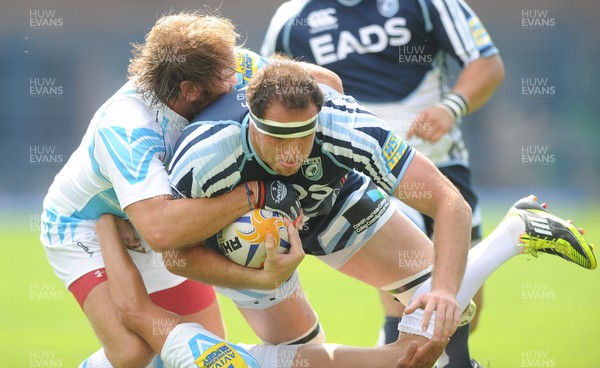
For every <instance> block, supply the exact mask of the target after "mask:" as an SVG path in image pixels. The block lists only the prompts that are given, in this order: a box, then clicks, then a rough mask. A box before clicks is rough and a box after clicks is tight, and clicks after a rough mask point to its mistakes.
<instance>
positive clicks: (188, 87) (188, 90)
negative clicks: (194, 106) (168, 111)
mask: <svg viewBox="0 0 600 368" xmlns="http://www.w3.org/2000/svg"><path fill="white" fill-rule="evenodd" d="M179 89H180V91H181V92H180V93H181V97H182V98H183V99H184V101H188V102H192V101H198V100H200V99H201V98H202V89H201V88H200V87H199V86H198V85H197V84H195V83H194V82H192V81H187V80H186V81H183V82H181V83H179Z"/></svg>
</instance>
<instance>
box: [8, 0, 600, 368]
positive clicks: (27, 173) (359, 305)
mask: <svg viewBox="0 0 600 368" xmlns="http://www.w3.org/2000/svg"><path fill="white" fill-rule="evenodd" d="M363 1H367V0H363ZM279 4H280V1H270V0H254V1H234V0H223V1H214V0H209V1H204V2H191V1H184V0H174V1H171V2H169V3H168V4H164V3H163V2H160V1H156V0H152V1H145V2H142V1H124V2H123V1H112V0H109V1H105V2H89V3H86V4H85V5H84V4H82V3H81V2H77V1H72V0H56V1H52V2H44V1H40V0H37V1H32V0H24V1H21V2H10V3H9V2H5V3H3V4H2V5H0V49H1V50H3V52H2V53H1V55H0V81H1V83H0V101H1V104H0V106H1V109H2V114H3V116H4V118H3V119H2V121H1V122H0V126H1V127H2V135H1V136H0V156H1V157H5V159H4V160H1V161H0V219H2V221H1V223H0V231H1V232H0V244H1V246H2V250H3V251H4V252H3V254H2V257H0V266H1V267H0V270H1V272H2V278H1V281H0V282H1V284H0V285H2V288H1V290H2V292H3V294H4V297H3V298H2V299H3V302H2V303H1V306H0V315H1V317H0V318H2V319H1V322H0V326H2V327H1V328H0V363H1V364H0V365H1V366H5V367H41V366H55V367H56V366H59V367H72V366H76V365H77V364H78V363H79V362H80V361H81V360H83V359H84V358H85V357H86V356H87V355H89V354H90V353H91V352H92V351H93V350H95V349H96V348H97V347H98V345H97V343H96V341H95V338H94V335H93V332H92V331H91V328H90V327H89V326H88V324H87V322H86V320H85V317H84V315H83V314H82V313H81V312H80V311H79V310H78V307H77V304H76V303H75V301H74V300H73V299H72V298H71V296H70V295H69V294H68V292H67V291H66V290H64V288H63V286H62V285H61V284H60V283H59V282H58V280H57V279H56V278H55V277H54V275H53V273H52V271H51V269H50V267H49V266H48V264H47V262H46V260H45V255H44V253H43V250H42V248H41V245H40V244H39V242H38V240H37V236H38V232H39V212H40V208H41V200H42V198H43V196H44V194H45V193H46V190H47V188H48V186H49V184H50V183H51V181H52V178H53V177H54V175H55V174H56V173H57V172H58V170H59V169H60V167H61V166H62V165H63V164H64V162H66V160H67V159H68V157H69V155H70V154H71V152H72V151H73V150H74V149H75V148H76V147H77V145H78V144H79V142H80V140H81V137H82V136H83V134H84V132H85V130H86V128H87V125H88V123H89V120H90V118H91V116H92V115H93V113H94V112H95V110H96V109H97V108H98V107H99V106H100V105H101V104H102V103H103V102H104V101H105V100H106V99H107V98H108V97H109V96H110V95H111V94H112V93H113V92H114V91H116V89H117V88H118V87H120V86H121V85H122V84H123V83H124V81H125V76H126V68H127V62H128V59H129V57H130V55H131V54H130V48H131V47H130V43H132V42H143V37H144V34H145V33H146V32H147V31H148V29H149V28H150V27H151V26H152V25H153V23H154V21H155V20H156V18H157V17H158V16H160V15H161V14H164V13H167V12H169V11H170V10H173V11H179V10H182V9H199V8H200V9H203V8H207V9H211V10H215V9H218V10H219V12H220V13H221V14H223V15H224V16H226V17H229V18H230V19H232V21H233V22H234V23H235V24H237V26H238V29H239V32H240V33H241V35H242V41H243V42H244V43H245V45H246V46H247V47H249V48H250V49H253V50H258V48H259V46H260V44H261V41H262V37H263V34H264V31H265V30H266V27H267V24H268V21H269V19H270V17H271V15H272V14H273V12H274V10H275V9H276V8H277V6H278V5H279ZM469 4H470V5H471V7H472V8H474V10H475V11H476V12H477V13H478V15H479V16H480V18H481V19H482V20H483V22H484V24H485V25H486V27H487V28H488V31H489V32H490V34H491V35H492V38H493V40H494V42H495V44H496V45H497V46H498V47H499V49H500V51H501V55H502V57H503V60H504V63H505V67H506V79H505V82H504V84H503V85H502V86H501V87H500V89H499V90H498V91H497V93H496V95H495V96H494V98H493V99H492V100H491V102H490V103H489V104H488V105H487V106H485V107H484V108H483V109H481V110H480V111H478V112H477V113H475V114H473V115H471V116H469V117H468V118H467V119H466V122H465V124H464V130H465V134H466V135H467V145H468V146H469V148H470V150H471V161H472V166H473V171H474V178H475V182H476V185H477V187H478V189H479V191H480V194H481V200H482V203H483V206H484V221H485V223H486V230H487V231H489V230H491V228H492V227H491V224H493V223H495V222H497V221H498V220H499V219H500V218H501V217H502V213H503V211H504V209H505V208H506V207H507V206H508V205H509V204H510V203H512V201H513V200H514V199H516V198H518V197H521V196H523V195H526V194H529V193H530V192H535V193H536V194H538V196H539V197H540V198H541V199H542V200H544V201H548V202H549V203H551V205H553V208H555V209H556V208H558V209H559V210H560V211H561V212H559V214H561V213H562V214H564V213H568V214H571V217H572V218H573V219H574V220H575V221H576V223H578V224H580V225H583V226H584V227H586V229H587V231H588V234H589V236H590V237H591V239H592V240H595V243H597V244H600V241H599V240H600V236H599V235H598V234H597V233H598V230H599V229H598V225H597V224H598V222H599V220H600V185H598V183H599V182H600V148H599V147H598V143H597V137H598V136H600V124H598V121H599V119H598V118H599V116H600V104H598V97H597V96H598V92H597V84H598V82H600V80H599V72H598V68H597V67H596V66H595V62H596V61H597V60H599V59H600V47H599V46H598V43H597V41H594V35H595V34H598V31H599V27H598V22H597V19H598V15H599V14H598V11H597V9H598V7H597V6H594V5H593V4H592V3H591V2H588V1H583V0H575V1H570V2H564V1H560V0H528V1H526V2H521V1H515V0H507V1H503V2H486V1H483V0H472V1H469ZM452 70H453V71H454V72H453V73H452V74H453V77H455V76H456V70H457V68H456V66H452ZM39 87H48V88H46V89H45V90H44V92H38V91H40V89H39ZM532 87H539V88H532ZM543 261H544V262H527V261H525V260H518V261H515V262H514V263H511V264H509V265H508V266H507V267H506V268H505V269H502V270H501V271H500V272H499V273H498V274H496V275H494V276H493V277H492V279H491V280H490V284H491V285H492V286H491V287H489V288H488V290H489V291H488V298H487V299H486V311H485V312H484V314H483V316H482V318H483V320H482V328H481V330H480V331H478V332H477V333H476V334H475V336H474V338H473V343H472V346H473V350H474V352H475V356H476V357H478V358H479V359H480V362H481V363H482V364H484V365H485V366H486V367H488V368H490V367H494V368H497V367H517V366H522V367H534V366H537V367H541V366H544V367H582V368H584V367H594V366H600V363H599V361H600V359H599V358H600V354H598V353H597V351H595V350H594V348H593V346H591V345H593V344H594V342H597V341H599V340H600V339H599V338H600V334H599V332H598V327H600V317H599V316H598V313H597V312H595V307H596V306H597V305H598V302H600V297H598V296H597V294H598V290H599V286H600V277H599V274H598V272H597V271H596V272H590V273H586V272H585V271H583V270H579V269H577V268H576V267H575V266H572V265H563V264H557V266H556V267H554V264H555V263H560V262H559V261H558V260H549V257H544V259H543ZM303 268H304V274H305V276H304V279H305V283H306V289H307V290H306V293H307V294H308V296H309V298H310V299H311V301H312V303H313V304H314V305H315V308H316V309H317V311H318V313H319V314H320V316H321V319H322V320H323V322H324V324H325V326H326V328H327V332H328V337H329V340H330V341H332V342H341V343H353V344H359V345H364V346H368V345H370V344H372V343H373V342H374V341H375V340H376V337H377V336H376V335H377V329H378V327H379V322H380V319H381V311H380V309H379V305H378V304H377V302H376V298H375V293H374V291H372V290H370V289H368V288H365V287H363V286H362V285H357V284H356V283H352V282H348V280H346V279H345V278H343V277H341V276H337V277H336V276H335V275H331V277H336V278H335V282H333V283H328V285H327V287H323V286H319V280H320V279H322V278H324V277H325V276H324V275H330V274H331V272H330V271H328V270H326V269H324V268H323V266H321V265H320V264H319V263H317V262H312V261H309V262H307V264H306V265H305V266H303ZM531 268H533V269H534V270H533V271H532V273H531V274H529V271H530V269H531ZM563 270H564V271H563ZM532 292H533V293H532ZM341 301H343V302H341ZM224 308H225V310H226V318H228V325H229V332H230V336H231V337H232V339H233V340H234V341H238V340H245V341H249V340H250V339H252V336H251V334H250V333H249V332H248V331H247V330H245V328H246V327H245V326H244V327H243V328H241V329H238V328H237V325H238V324H241V320H240V317H239V316H237V315H236V314H235V312H233V311H232V308H231V306H230V305H228V304H227V303H225V305H224ZM238 322H240V323H238ZM234 327H235V328H234ZM42 364H45V365H42ZM52 364H54V365H52Z"/></svg>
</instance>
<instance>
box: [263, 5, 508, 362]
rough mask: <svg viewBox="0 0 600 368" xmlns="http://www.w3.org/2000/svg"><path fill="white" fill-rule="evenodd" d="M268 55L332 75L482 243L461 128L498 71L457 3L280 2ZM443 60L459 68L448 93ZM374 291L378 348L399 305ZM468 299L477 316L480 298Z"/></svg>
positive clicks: (457, 350) (469, 15) (463, 347)
mask: <svg viewBox="0 0 600 368" xmlns="http://www.w3.org/2000/svg"><path fill="white" fill-rule="evenodd" d="M274 52H281V53H285V54H287V55H289V56H293V57H298V58H300V59H302V60H306V61H309V62H313V63H317V64H320V65H323V66H325V67H327V68H329V69H331V70H333V71H335V72H336V73H337V74H338V75H339V76H340V77H341V78H342V80H343V82H344V88H345V89H346V91H347V92H348V93H349V94H351V95H353V96H354V97H356V98H357V99H358V100H359V101H360V102H361V103H364V104H365V106H367V107H368V108H369V109H371V110H372V111H374V112H375V113H376V114H377V115H379V116H380V117H381V118H382V119H383V120H384V121H386V122H387V123H388V124H390V125H391V126H392V127H393V128H394V129H395V131H396V133H397V134H398V135H400V136H401V137H404V138H406V139H407V142H408V143H409V144H410V145H411V146H413V147H415V148H416V149H417V150H418V151H420V152H421V153H423V154H425V155H426V156H427V157H428V158H429V159H431V160H432V161H433V162H434V163H435V164H436V166H438V167H439V168H440V170H441V171H442V173H443V174H444V175H446V176H447V177H448V178H449V179H450V181H452V182H453V183H454V185H456V187H457V188H458V189H459V190H460V191H461V194H462V195H463V197H464V198H465V200H466V201H467V202H468V203H469V205H470V206H471V208H472V209H473V225H472V233H471V240H472V245H474V244H476V243H477V242H478V241H479V240H480V239H481V218H480V213H479V206H478V201H477V196H476V194H475V192H474V189H473V186H472V184H471V173H470V169H469V163H468V152H467V149H466V147H465V144H464V142H463V139H462V135H461V132H460V128H459V125H460V123H461V118H462V117H463V116H464V115H466V114H467V113H470V112H473V111H475V110H477V109H478V108H480V107H481V106H482V105H483V104H485V102H486V101H487V100H488V99H489V98H490V97H491V96H492V94H493V92H494V91H495V89H496V88H497V87H498V86H499V84H500V83H501V82H502V80H503V78H504V69H503V66H502V61H501V59H500V56H499V55H498V50H497V49H496V47H495V46H494V44H493V43H492V40H491V38H490V36H489V35H488V33H487V31H486V29H485V27H484V26H483V24H482V23H481V22H480V20H479V18H478V17H477V15H476V14H475V13H474V12H473V11H472V10H471V9H470V7H469V6H468V5H467V4H466V3H465V2H464V1H462V0H443V1H431V0H426V1H417V0H386V1H366V0H365V1H361V0H359V1H341V0H339V1H338V0H312V1H303V0H292V1H288V2H286V3H284V4H283V5H281V7H280V8H279V9H278V11H277V13H276V15H275V16H274V17H273V19H272V20H271V24H270V26H269V29H268V31H267V34H266V37H265V40H264V43H263V47H262V50H261V53H262V54H263V56H270V55H272V54H273V53H274ZM447 55H450V56H451V57H453V58H454V59H455V60H456V61H458V63H459V64H460V65H461V66H462V67H463V70H462V71H461V72H460V74H459V76H458V79H457V81H456V83H455V84H454V86H453V88H452V89H450V87H449V86H448V78H449V75H448V71H447V65H446V56H447ZM397 205H398V206H399V207H400V208H401V209H402V210H403V211H404V212H405V213H406V214H407V215H408V216H409V217H410V218H411V219H413V221H415V223H417V224H419V225H420V226H423V227H425V231H426V233H427V234H428V235H429V236H432V235H433V223H432V219H431V218H430V217H428V216H424V218H423V219H421V218H420V215H418V214H415V213H413V212H414V210H412V209H410V208H407V207H406V206H403V205H402V204H401V203H397ZM380 293H381V298H382V302H383V305H384V309H385V312H386V321H385V324H384V328H383V332H384V335H385V336H384V338H385V342H391V341H395V340H396V339H397V336H398V331H397V325H398V322H399V317H400V316H401V315H402V306H401V305H400V304H399V303H396V302H395V301H393V298H392V297H391V296H390V295H389V293H386V292H383V291H382V292H380ZM475 299H476V301H477V304H478V305H479V307H480V308H479V309H481V305H482V303H481V299H480V298H475ZM476 316H478V315H476ZM476 318H477V317H476ZM475 321H476V319H475V320H474V321H473V322H474V323H473V325H472V326H471V327H474V324H475ZM468 333H469V326H464V327H461V328H459V330H458V331H457V333H456V334H455V335H454V336H453V338H452V340H451V342H450V344H449V345H448V349H447V355H448V356H446V357H444V359H442V360H441V361H440V364H441V366H447V367H466V366H468V365H469V364H470V357H469V351H468V345H467V339H468ZM448 360H449V361H448Z"/></svg>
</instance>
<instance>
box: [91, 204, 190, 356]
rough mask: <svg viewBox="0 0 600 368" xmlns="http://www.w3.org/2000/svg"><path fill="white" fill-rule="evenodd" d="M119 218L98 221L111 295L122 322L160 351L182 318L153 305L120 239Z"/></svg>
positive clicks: (107, 216)
mask: <svg viewBox="0 0 600 368" xmlns="http://www.w3.org/2000/svg"><path fill="white" fill-rule="evenodd" d="M117 221H121V220H119V219H117V218H116V217H114V216H112V215H104V216H102V217H101V218H100V219H99V220H98V222H97V223H96V232H97V234H98V239H99V241H100V247H101V249H102V257H103V259H104V265H105V269H106V274H107V276H108V285H109V289H110V297H111V300H112V303H113V305H114V307H115V310H116V311H117V314H118V316H119V320H120V321H121V323H123V325H124V326H125V327H127V328H128V329H130V330H131V331H133V332H135V333H137V334H138V335H140V336H141V337H142V338H143V339H144V340H145V341H146V342H147V343H148V344H150V346H151V347H152V349H153V350H154V351H155V352H156V353H158V354H160V352H161V350H162V347H163V345H164V343H165V341H166V338H167V336H168V334H169V332H170V331H171V330H172V329H173V328H174V327H175V326H177V325H178V324H179V323H181V322H183V319H182V318H181V317H180V316H178V315H176V314H174V313H171V312H168V311H166V310H163V309H161V308H159V307H157V306H156V305H154V303H153V302H152V300H151V299H150V296H149V295H148V292H147V290H146V287H145V286H144V281H143V280H142V276H141V275H140V272H139V271H138V269H137V267H136V266H135V264H134V263H133V261H132V260H131V257H130V256H129V254H128V253H127V251H126V249H125V245H124V244H123V242H122V240H121V238H120V235H119V233H118V228H117Z"/></svg>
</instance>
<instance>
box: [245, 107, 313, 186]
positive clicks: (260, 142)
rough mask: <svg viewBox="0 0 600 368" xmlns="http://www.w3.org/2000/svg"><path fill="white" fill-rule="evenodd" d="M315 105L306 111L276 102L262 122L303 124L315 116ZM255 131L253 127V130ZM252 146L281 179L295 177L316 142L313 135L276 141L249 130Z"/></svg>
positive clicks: (268, 136) (268, 109)
mask: <svg viewBox="0 0 600 368" xmlns="http://www.w3.org/2000/svg"><path fill="white" fill-rule="evenodd" d="M317 112H318V110H317V107H316V106H314V105H313V106H310V107H309V108H306V109H286V108H284V107H283V106H281V105H280V104H278V103H274V104H271V105H269V107H268V108H267V111H266V112H265V116H264V119H267V120H274V121H278V122H281V123H286V122H295V121H305V120H308V119H310V118H312V117H314V116H315V115H316V114H317ZM252 128H254V127H252ZM251 134H252V136H251V137H252V138H251V139H252V145H253V146H254V149H255V150H256V153H257V154H258V155H259V156H260V158H261V159H262V160H263V162H265V163H266V164H267V165H269V167H270V168H271V169H273V170H274V171H276V172H277V173H278V174H280V175H283V176H290V175H294V174H295V173H297V172H298V170H300V167H301V166H302V162H303V161H304V160H305V159H306V158H307V157H308V155H309V154H310V151H311V150H312V146H313V143H314V139H315V133H314V132H313V133H311V134H309V135H307V136H305V137H301V138H275V137H272V136H270V135H267V134H263V133H260V132H259V131H257V130H256V129H252V130H251Z"/></svg>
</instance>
